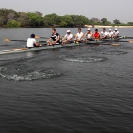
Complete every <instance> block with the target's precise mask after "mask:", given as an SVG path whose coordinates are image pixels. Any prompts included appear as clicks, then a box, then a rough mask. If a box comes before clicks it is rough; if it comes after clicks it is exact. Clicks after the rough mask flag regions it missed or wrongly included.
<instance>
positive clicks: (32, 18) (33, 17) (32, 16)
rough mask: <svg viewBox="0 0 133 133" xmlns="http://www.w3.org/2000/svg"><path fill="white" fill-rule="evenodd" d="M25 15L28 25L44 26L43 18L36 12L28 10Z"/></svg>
mask: <svg viewBox="0 0 133 133" xmlns="http://www.w3.org/2000/svg"><path fill="white" fill-rule="evenodd" d="M26 15H27V16H28V18H29V26H30V27H43V26H44V21H43V18H42V17H41V16H40V15H38V14H36V13H32V12H28V13H27V14H26Z"/></svg>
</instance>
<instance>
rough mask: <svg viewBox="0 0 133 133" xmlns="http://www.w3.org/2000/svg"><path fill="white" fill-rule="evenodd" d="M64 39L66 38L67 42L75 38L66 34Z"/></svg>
mask: <svg viewBox="0 0 133 133" xmlns="http://www.w3.org/2000/svg"><path fill="white" fill-rule="evenodd" d="M64 37H65V38H66V39H67V40H69V39H71V38H73V34H66V35H65V36H64Z"/></svg>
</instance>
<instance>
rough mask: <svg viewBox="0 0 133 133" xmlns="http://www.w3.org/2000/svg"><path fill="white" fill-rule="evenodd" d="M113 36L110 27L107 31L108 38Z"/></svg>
mask: <svg viewBox="0 0 133 133" xmlns="http://www.w3.org/2000/svg"><path fill="white" fill-rule="evenodd" d="M112 37H113V32H112V30H111V29H109V32H108V38H112Z"/></svg>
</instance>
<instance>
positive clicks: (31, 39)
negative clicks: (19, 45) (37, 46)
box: [26, 38, 36, 47]
mask: <svg viewBox="0 0 133 133" xmlns="http://www.w3.org/2000/svg"><path fill="white" fill-rule="evenodd" d="M34 43H36V39H34V38H28V39H27V45H26V46H27V47H34Z"/></svg>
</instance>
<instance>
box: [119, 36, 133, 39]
mask: <svg viewBox="0 0 133 133" xmlns="http://www.w3.org/2000/svg"><path fill="white" fill-rule="evenodd" d="M120 38H121V39H133V37H128V36H120Z"/></svg>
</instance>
